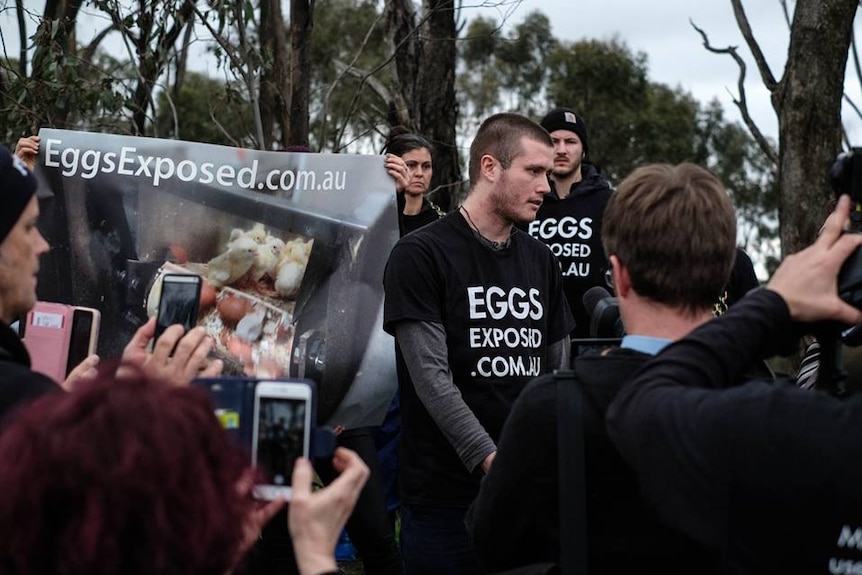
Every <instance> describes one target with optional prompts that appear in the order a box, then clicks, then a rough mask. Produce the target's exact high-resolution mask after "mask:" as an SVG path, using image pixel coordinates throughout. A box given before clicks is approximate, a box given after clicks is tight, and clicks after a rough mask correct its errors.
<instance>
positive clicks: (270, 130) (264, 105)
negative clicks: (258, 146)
mask: <svg viewBox="0 0 862 575" xmlns="http://www.w3.org/2000/svg"><path fill="white" fill-rule="evenodd" d="M286 37H287V30H286V29H285V26H284V16H283V15H282V13H281V2H279V1H278V0H263V2H261V4H260V42H261V45H260V51H261V54H263V55H264V63H263V71H262V73H261V76H260V115H261V123H262V124H263V136H264V142H263V144H264V149H265V150H271V149H272V143H273V141H276V140H277V141H278V142H279V143H280V144H281V147H284V146H285V145H287V144H288V141H287V140H288V135H287V134H288V129H289V127H290V115H289V113H288V110H289V104H288V102H287V97H288V90H289V89H290V81H289V73H290V72H289V68H290V65H289V63H288V56H287V40H286Z"/></svg>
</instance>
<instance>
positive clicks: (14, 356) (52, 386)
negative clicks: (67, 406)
mask: <svg viewBox="0 0 862 575" xmlns="http://www.w3.org/2000/svg"><path fill="white" fill-rule="evenodd" d="M59 390H60V387H59V386H58V385H57V384H56V383H54V381H53V380H52V379H50V378H49V377H47V376H45V375H42V374H41V373H38V372H35V371H33V370H32V369H30V354H29V353H27V348H25V347H24V344H23V343H21V339H20V338H19V337H18V334H16V333H15V332H14V331H13V330H12V328H11V327H9V326H8V325H7V324H6V323H5V322H3V321H0V421H2V420H3V419H4V418H6V416H7V415H9V414H10V413H11V412H13V411H14V410H15V409H16V408H18V407H20V406H22V405H23V404H25V403H27V402H29V401H32V400H34V399H36V398H37V397H39V396H41V395H42V394H45V393H48V392H50V391H59Z"/></svg>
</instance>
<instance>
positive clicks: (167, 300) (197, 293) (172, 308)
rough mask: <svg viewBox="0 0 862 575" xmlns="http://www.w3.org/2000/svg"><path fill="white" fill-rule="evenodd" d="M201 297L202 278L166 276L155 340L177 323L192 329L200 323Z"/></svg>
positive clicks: (184, 275)
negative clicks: (199, 306) (199, 308)
mask: <svg viewBox="0 0 862 575" xmlns="http://www.w3.org/2000/svg"><path fill="white" fill-rule="evenodd" d="M200 297H201V277H200V276H198V275H193V274H165V275H163V276H162V292H161V295H160V296H159V311H158V314H157V316H156V335H155V337H154V340H158V339H159V336H160V335H162V333H163V332H164V331H165V330H166V329H167V328H168V327H169V326H171V325H174V324H176V323H178V324H180V325H182V326H183V328H185V330H186V331H189V330H190V329H192V328H193V327H194V326H195V325H197V322H198V305H199V303H200Z"/></svg>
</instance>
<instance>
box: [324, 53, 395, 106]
mask: <svg viewBox="0 0 862 575" xmlns="http://www.w3.org/2000/svg"><path fill="white" fill-rule="evenodd" d="M333 63H334V64H335V69H336V70H338V73H339V77H343V76H344V75H345V74H347V75H348V76H353V77H354V78H358V79H360V80H365V81H366V82H367V83H368V87H369V88H371V89H372V90H373V91H374V92H375V93H376V94H377V95H378V96H379V97H380V99H381V100H383V101H384V102H388V101H389V99H390V98H391V97H392V94H391V93H390V92H389V89H388V88H387V87H386V86H385V85H384V84H383V82H381V81H380V80H378V79H377V78H375V77H374V76H371V75H370V74H368V72H365V71H364V70H360V69H359V68H356V67H355V66H350V65H348V64H346V63H344V62H342V61H341V60H335V61H334V62H333Z"/></svg>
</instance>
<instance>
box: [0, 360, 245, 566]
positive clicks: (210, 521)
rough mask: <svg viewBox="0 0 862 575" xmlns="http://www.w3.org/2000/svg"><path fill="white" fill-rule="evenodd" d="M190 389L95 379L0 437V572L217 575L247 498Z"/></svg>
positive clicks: (235, 466)
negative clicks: (1, 544) (3, 549)
mask: <svg viewBox="0 0 862 575" xmlns="http://www.w3.org/2000/svg"><path fill="white" fill-rule="evenodd" d="M244 467H245V464H244V460H243V456H242V455H241V453H240V452H239V451H238V450H237V448H235V447H234V446H233V444H232V443H231V442H230V440H229V438H228V437H227V435H226V434H225V433H224V431H223V430H222V429H221V426H220V425H219V423H218V421H217V419H216V418H215V415H214V413H213V407H212V405H211V403H210V402H209V400H208V399H207V397H206V396H205V394H204V393H203V392H202V391H201V390H198V389H192V388H177V387H172V386H169V385H168V384H166V383H164V382H159V381H152V380H147V379H146V378H145V377H144V376H143V375H141V374H138V375H133V376H131V377H128V378H126V377H124V378H123V379H122V380H114V379H113V377H110V376H107V375H105V374H104V373H103V374H102V375H100V376H99V377H98V378H97V379H96V380H95V381H93V382H87V383H84V382H81V383H80V385H79V388H78V389H76V391H75V392H74V393H71V394H50V395H49V396H46V397H43V398H41V399H39V400H37V401H36V402H34V403H33V404H32V405H30V406H28V407H27V408H25V409H23V410H22V411H21V412H19V413H18V414H17V417H16V418H15V419H14V421H13V422H12V423H11V424H10V425H9V427H8V428H7V429H6V430H5V431H4V432H3V434H2V435H0V541H3V546H4V548H5V551H4V553H2V554H0V572H2V573H4V574H18V573H20V574H24V573H28V574H46V575H47V574H52V575H76V574H81V575H84V574H87V575H98V574H109V573H110V574H117V573H122V574H124V575H133V574H137V573H140V574H148V575H152V574H159V575H173V574H176V575H180V574H182V575H198V574H208V573H212V574H213V575H223V574H224V573H225V572H227V571H228V569H229V568H230V567H231V566H232V564H233V562H234V559H235V558H236V557H235V555H236V553H237V549H238V547H239V543H240V540H241V537H242V528H243V519H244V517H245V513H246V512H247V510H248V505H249V500H248V499H247V498H245V497H242V496H241V495H240V494H239V492H238V491H237V489H236V483H237V481H238V480H239V478H240V476H241V474H242V473H243V469H244Z"/></svg>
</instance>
